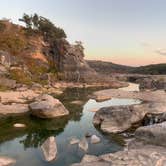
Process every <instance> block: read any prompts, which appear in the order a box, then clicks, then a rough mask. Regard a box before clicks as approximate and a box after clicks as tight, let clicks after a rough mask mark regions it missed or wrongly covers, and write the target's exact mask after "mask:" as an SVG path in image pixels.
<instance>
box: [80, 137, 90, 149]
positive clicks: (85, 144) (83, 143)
mask: <svg viewBox="0 0 166 166" xmlns="http://www.w3.org/2000/svg"><path fill="white" fill-rule="evenodd" d="M78 146H79V148H81V149H82V150H84V151H87V150H88V142H87V140H86V138H83V139H82V140H81V141H80V142H79V144H78Z"/></svg>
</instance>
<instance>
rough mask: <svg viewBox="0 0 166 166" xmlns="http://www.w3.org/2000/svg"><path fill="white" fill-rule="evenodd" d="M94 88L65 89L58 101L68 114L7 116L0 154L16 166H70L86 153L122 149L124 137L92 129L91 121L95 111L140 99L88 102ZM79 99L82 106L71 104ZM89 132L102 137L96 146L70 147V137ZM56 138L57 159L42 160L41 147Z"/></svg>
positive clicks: (0, 126) (1, 124) (132, 87)
mask: <svg viewBox="0 0 166 166" xmlns="http://www.w3.org/2000/svg"><path fill="white" fill-rule="evenodd" d="M123 90H124V91H125V90H136V91H137V90H138V85H134V84H130V86H129V87H127V88H124V89H123ZM93 91H94V89H77V88H74V89H67V90H66V91H65V92H64V93H63V94H62V95H61V96H58V98H59V99H60V100H61V101H62V103H64V105H65V106H66V107H67V109H68V110H69V111H70V115H69V116H66V117H61V118H57V119H51V120H41V119H37V118H34V117H30V116H23V117H9V118H4V119H1V121H0V131H1V132H0V155H4V156H9V157H13V158H15V159H16V160H17V162H16V166H53V165H54V166H69V165H70V164H72V163H75V162H80V160H81V159H82V157H83V156H84V155H85V153H87V154H91V155H101V154H105V153H111V152H116V151H119V150H122V149H123V148H124V138H123V137H122V136H121V135H116V134H105V133H102V132H101V131H100V130H99V129H97V128H96V127H94V125H93V123H92V120H93V116H94V114H95V113H94V112H93V111H94V110H96V109H99V108H102V107H107V106H115V105H132V104H139V103H140V100H135V99H117V98H113V99H111V100H107V101H104V102H96V101H95V100H92V99H88V95H89V94H90V93H91V92H93ZM74 100H81V101H83V104H82V105H76V104H72V103H71V101H74ZM14 123H24V124H26V125H27V127H26V128H25V129H16V128H14V127H13V124H14ZM87 132H89V133H91V134H95V135H97V136H99V137H100V138H101V142H100V143H98V144H91V143H90V141H89V140H88V142H89V149H88V151H87V152H84V151H82V150H81V149H79V148H78V145H70V143H69V141H70V139H71V138H73V137H77V138H79V139H81V138H83V137H84V136H85V134H86V133H87ZM49 136H55V137H56V142H57V148H58V155H57V158H56V160H54V161H52V162H46V161H45V160H44V157H43V154H42V151H41V149H40V146H41V144H42V143H43V142H44V141H45V140H46V139H47V138H48V137H49Z"/></svg>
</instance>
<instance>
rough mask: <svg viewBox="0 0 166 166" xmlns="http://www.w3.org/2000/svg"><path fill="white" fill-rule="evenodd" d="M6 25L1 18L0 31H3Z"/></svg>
mask: <svg viewBox="0 0 166 166" xmlns="http://www.w3.org/2000/svg"><path fill="white" fill-rule="evenodd" d="M5 28H6V25H5V24H4V22H3V20H0V32H4V30H5Z"/></svg>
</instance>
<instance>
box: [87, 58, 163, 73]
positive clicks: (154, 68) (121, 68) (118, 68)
mask: <svg viewBox="0 0 166 166" xmlns="http://www.w3.org/2000/svg"><path fill="white" fill-rule="evenodd" d="M87 62H88V64H89V65H90V67H92V68H94V69H95V70H96V71H97V72H98V73H100V74H112V73H137V74H152V75H158V74H159V75H160V74H162V75H163V74H166V63H163V64H155V65H147V66H140V67H131V66H125V65H119V64H115V63H112V62H103V61H95V60H91V61H87Z"/></svg>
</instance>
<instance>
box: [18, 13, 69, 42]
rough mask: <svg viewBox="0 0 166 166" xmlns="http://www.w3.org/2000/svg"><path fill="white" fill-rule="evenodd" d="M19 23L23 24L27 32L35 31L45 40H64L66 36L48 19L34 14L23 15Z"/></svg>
mask: <svg viewBox="0 0 166 166" xmlns="http://www.w3.org/2000/svg"><path fill="white" fill-rule="evenodd" d="M19 21H22V22H24V23H25V25H26V28H27V30H28V31H31V32H32V31H35V32H36V31H37V32H39V33H41V34H42V35H43V36H44V37H45V39H47V40H50V39H59V38H66V34H65V32H64V30H63V29H61V28H59V27H56V26H55V25H54V24H53V23H52V22H51V21H50V20H49V19H47V18H45V17H42V16H38V15H37V14H36V13H35V14H33V15H28V14H25V13H24V15H23V17H22V18H21V19H19Z"/></svg>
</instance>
